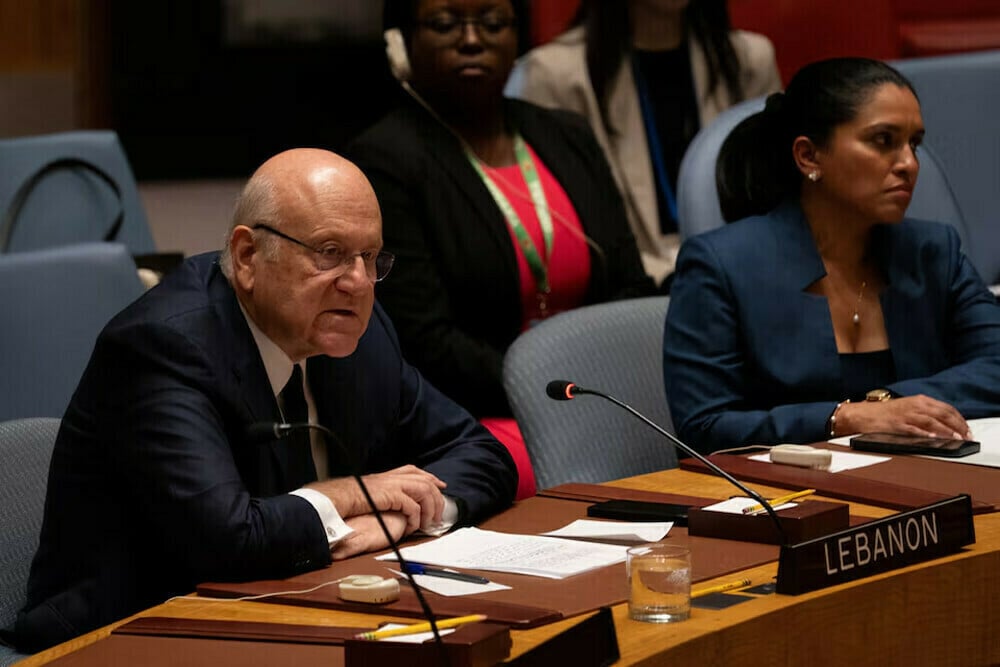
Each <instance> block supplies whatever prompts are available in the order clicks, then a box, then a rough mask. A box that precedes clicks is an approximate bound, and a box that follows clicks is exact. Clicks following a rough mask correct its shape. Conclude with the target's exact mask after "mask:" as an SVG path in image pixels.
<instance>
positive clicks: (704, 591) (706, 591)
mask: <svg viewBox="0 0 1000 667" xmlns="http://www.w3.org/2000/svg"><path fill="white" fill-rule="evenodd" d="M749 585H750V580H749V579H740V580H739V581H727V582H726V583H724V584H716V585H715V586H709V587H708V588H701V589H698V590H696V591H691V597H693V598H700V597H702V596H703V595H711V594H712V593H723V592H725V591H731V590H733V589H734V588H743V587H744V586H749Z"/></svg>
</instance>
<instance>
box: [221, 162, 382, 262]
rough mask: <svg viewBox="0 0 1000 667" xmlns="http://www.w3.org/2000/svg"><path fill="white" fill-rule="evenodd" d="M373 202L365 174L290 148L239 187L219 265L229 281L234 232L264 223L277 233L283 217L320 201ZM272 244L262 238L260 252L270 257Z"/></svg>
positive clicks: (348, 164)
mask: <svg viewBox="0 0 1000 667" xmlns="http://www.w3.org/2000/svg"><path fill="white" fill-rule="evenodd" d="M366 200H367V203H374V205H375V206H376V208H377V206H378V203H377V199H376V198H375V192H374V191H373V190H372V188H371V184H370V183H369V182H368V179H367V178H365V175H364V174H363V173H362V172H361V170H360V169H358V168H357V166H355V165H354V163H352V162H350V161H349V160H347V159H345V158H344V157H341V156H340V155H337V154H336V153H332V152H330V151H326V150H321V149H318V148H293V149H290V150H287V151H284V152H282V153H278V154H277V155H275V156H273V157H271V158H269V159H268V160H267V161H265V162H264V163H263V164H262V165H260V167H258V168H257V170H256V171H255V172H254V173H253V175H252V176H251V177H250V180H248V181H247V184H246V185H245V186H244V187H243V191H242V192H241V193H240V196H239V198H238V199H237V200H236V206H235V209H234V211H233V219H232V221H231V223H230V225H229V229H228V230H227V232H226V243H225V244H224V246H223V249H222V255H221V257H220V260H219V262H220V264H221V267H222V272H223V273H224V274H225V276H226V277H227V278H228V279H229V280H230V281H232V278H233V276H232V270H233V264H232V252H231V248H230V241H231V239H232V234H233V230H234V229H235V228H236V227H237V226H239V225H243V226H246V227H250V228H251V229H252V228H253V227H254V226H255V225H261V224H265V225H268V226H270V227H274V228H276V229H281V227H282V224H281V221H282V219H283V218H286V217H291V216H298V215H303V214H305V213H308V208H309V207H310V206H312V205H315V204H316V203H317V202H319V201H328V202H329V203H331V204H336V203H338V202H342V203H343V204H344V205H346V206H353V207H357V206H358V205H359V204H360V205H364V204H365V203H366ZM276 244H277V241H276V239H274V238H273V237H269V236H266V235H261V239H260V249H261V250H262V251H263V252H265V253H269V252H271V251H272V248H273V247H274V246H275V245H276Z"/></svg>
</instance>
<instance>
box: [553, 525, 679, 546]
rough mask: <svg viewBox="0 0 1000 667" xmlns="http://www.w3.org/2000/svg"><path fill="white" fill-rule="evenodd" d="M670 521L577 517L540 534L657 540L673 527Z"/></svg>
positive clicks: (620, 540) (591, 538) (595, 538)
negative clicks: (593, 519) (609, 519)
mask: <svg viewBox="0 0 1000 667" xmlns="http://www.w3.org/2000/svg"><path fill="white" fill-rule="evenodd" d="M673 525H674V524H673V522H672V521H649V522H646V521H591V520H590V519H577V520H576V521H574V522H572V523H569V524H566V525H565V526H563V527H562V528H559V529H557V530H552V531H549V532H547V533H542V535H549V536H551V537H570V538H573V537H576V538H584V539H589V540H598V541H600V540H602V539H604V540H610V541H613V542H635V543H637V544H641V543H644V542H659V541H660V540H662V539H663V538H664V537H666V535H667V533H669V532H670V529H671V528H672V527H673Z"/></svg>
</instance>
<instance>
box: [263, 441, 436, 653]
mask: <svg viewBox="0 0 1000 667" xmlns="http://www.w3.org/2000/svg"><path fill="white" fill-rule="evenodd" d="M299 429H313V430H315V431H318V432H319V433H320V434H321V435H322V436H323V437H324V439H325V440H326V441H327V442H328V443H333V445H334V446H335V447H336V448H337V449H338V451H340V453H341V455H342V456H343V457H344V460H345V461H346V462H347V465H348V466H349V467H350V470H351V473H350V474H351V477H353V478H354V481H355V482H357V483H358V487H359V488H360V489H361V493H362V494H363V495H364V497H365V501H366V502H367V503H368V507H370V508H371V511H372V514H374V515H375V520H376V521H378V525H379V528H381V529H382V534H383V535H384V536H385V539H386V541H388V542H389V548H391V549H392V553H393V555H395V556H396V560H397V561H399V567H400V569H401V570H402V571H403V574H405V575H406V578H407V579H408V580H409V582H410V586H411V587H412V588H413V593H414V595H416V596H417V602H419V603H420V609H421V610H422V611H423V612H424V616H425V617H426V618H427V622H428V623H430V626H431V632H433V633H434V641H435V642H436V643H437V645H438V648H439V650H440V651H441V660H442V664H445V665H447V664H448V656H447V653H446V652H445V648H444V643H443V642H442V641H441V634H440V632H439V631H438V626H437V619H436V618H435V617H434V612H432V611H431V606H430V605H429V604H428V603H427V599H426V598H425V597H424V594H423V592H421V590H420V586H418V585H417V582H416V581H415V580H414V579H413V573H412V568H410V567H407V564H406V560H405V559H404V558H403V555H402V554H401V553H400V552H399V546H398V545H397V544H396V540H394V539H393V538H392V533H390V532H389V527H388V526H386V525H385V519H383V518H382V512H381V511H379V509H378V507H376V506H375V501H374V500H373V499H372V496H371V494H370V493H369V492H368V487H367V486H366V485H365V482H364V480H363V479H362V478H361V473H359V472H358V466H357V463H356V461H355V459H354V456H353V455H352V454H351V452H350V450H348V449H347V447H345V446H344V443H342V442H341V441H340V438H338V437H337V436H336V434H335V433H334V432H333V431H331V430H330V429H328V428H327V427H325V426H323V425H322V424H310V423H306V422H302V423H295V424H286V423H281V422H258V423H256V424H251V425H250V426H249V427H248V428H247V430H246V438H247V440H248V441H249V442H252V443H254V444H263V443H266V442H270V441H272V440H275V439H281V438H284V437H287V436H288V435H289V434H291V433H292V432H293V431H297V430H299Z"/></svg>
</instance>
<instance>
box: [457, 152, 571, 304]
mask: <svg viewBox="0 0 1000 667" xmlns="http://www.w3.org/2000/svg"><path fill="white" fill-rule="evenodd" d="M514 155H515V156H516V157H517V166H518V167H520V169H521V175H522V176H524V182H525V183H527V184H528V193H529V194H530V195H531V203H532V204H534V205H535V215H537V216H538V224H539V225H540V226H541V228H542V240H543V241H544V243H545V247H544V248H543V251H544V253H545V259H544V260H542V258H541V256H540V255H539V253H538V249H537V248H536V247H535V243H534V241H532V240H531V236H530V235H529V234H528V231H527V230H526V229H525V228H524V225H523V224H522V223H521V218H520V216H518V214H517V211H515V210H514V207H513V206H511V203H510V200H508V199H507V196H506V195H505V194H504V193H503V192H502V191H501V190H500V188H498V187H497V185H496V183H494V182H493V180H492V179H491V178H490V177H489V174H487V173H486V171H484V170H483V167H482V165H481V164H480V163H479V160H478V158H476V156H475V155H473V154H472V153H471V152H470V151H469V150H466V156H467V157H468V158H469V162H471V163H472V166H473V167H475V169H476V173H477V174H479V178H481V179H483V184H484V185H486V189H488V190H489V191H490V194H491V195H493V200H494V201H496V203H497V206H499V207H500V211H501V212H502V213H503V216H504V218H506V219H507V224H508V225H509V226H510V228H511V231H513V232H514V237H515V238H516V239H517V244H518V245H519V246H520V247H521V252H523V253H524V258H525V259H526V260H527V261H528V268H530V269H531V275H533V276H534V277H535V283H536V286H537V288H538V297H539V298H538V305H539V308H540V309H541V310H542V311H543V312H544V311H545V310H546V308H547V304H546V299H545V295H547V294H548V293H549V289H550V288H549V269H548V265H549V259H550V258H551V257H552V217H551V216H550V215H549V205H548V202H547V201H546V200H545V191H544V190H542V183H541V181H540V180H539V178H538V171H537V170H536V169H535V163H534V162H532V161H531V155H530V154H529V153H528V147H527V146H526V145H525V143H524V139H522V138H521V135H520V134H519V133H518V134H515V135H514Z"/></svg>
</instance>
